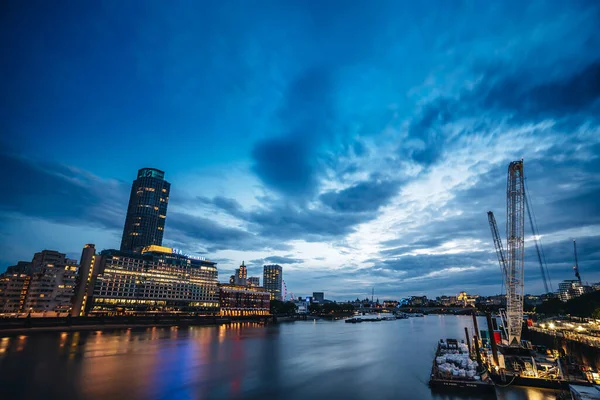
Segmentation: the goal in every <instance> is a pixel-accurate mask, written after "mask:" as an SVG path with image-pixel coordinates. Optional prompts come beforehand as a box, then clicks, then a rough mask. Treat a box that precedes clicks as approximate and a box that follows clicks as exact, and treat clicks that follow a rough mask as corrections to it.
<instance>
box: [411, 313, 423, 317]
mask: <svg viewBox="0 0 600 400" xmlns="http://www.w3.org/2000/svg"><path fill="white" fill-rule="evenodd" d="M411 316H413V317H424V315H423V314H422V313H414V314H411Z"/></svg>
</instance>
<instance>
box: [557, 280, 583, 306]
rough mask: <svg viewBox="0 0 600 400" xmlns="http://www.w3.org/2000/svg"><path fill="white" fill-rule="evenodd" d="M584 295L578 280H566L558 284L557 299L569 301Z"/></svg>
mask: <svg viewBox="0 0 600 400" xmlns="http://www.w3.org/2000/svg"><path fill="white" fill-rule="evenodd" d="M584 293H585V289H584V287H583V286H582V285H581V282H579V281H578V280H566V281H562V282H561V283H559V284H558V298H559V299H560V300H561V301H569V300H571V299H574V298H575V297H579V296H581V295H582V294H584Z"/></svg>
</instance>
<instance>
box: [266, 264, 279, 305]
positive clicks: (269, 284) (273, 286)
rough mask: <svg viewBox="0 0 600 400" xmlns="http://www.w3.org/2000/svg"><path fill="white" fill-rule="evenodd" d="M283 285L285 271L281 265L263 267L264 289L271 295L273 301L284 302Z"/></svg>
mask: <svg viewBox="0 0 600 400" xmlns="http://www.w3.org/2000/svg"><path fill="white" fill-rule="evenodd" d="M282 285H283V270H282V268H281V266H280V265H277V264H270V265H265V266H263V287H264V288H265V290H266V291H267V292H269V293H271V300H283V296H282V295H281V287H282Z"/></svg>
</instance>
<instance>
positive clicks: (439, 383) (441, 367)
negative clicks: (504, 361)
mask: <svg viewBox="0 0 600 400" xmlns="http://www.w3.org/2000/svg"><path fill="white" fill-rule="evenodd" d="M429 387H430V388H431V389H432V390H443V391H458V392H460V391H463V392H471V393H479V394H482V393H490V394H492V393H495V390H496V389H495V385H494V382H493V381H492V379H491V378H490V375H489V373H488V371H487V369H485V368H483V367H482V366H478V365H477V362H475V361H473V360H472V359H471V358H470V354H469V349H468V347H467V345H466V344H464V343H459V342H458V340H456V339H446V341H445V342H444V340H443V339H442V340H440V341H439V343H438V347H437V351H436V353H435V357H434V359H433V365H432V366H431V377H430V380H429Z"/></svg>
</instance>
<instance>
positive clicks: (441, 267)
mask: <svg viewBox="0 0 600 400" xmlns="http://www.w3.org/2000/svg"><path fill="white" fill-rule="evenodd" d="M364 4H366V3H364ZM264 5H265V6H264V7H260V8H258V7H252V6H250V5H249V4H243V3H238V11H236V12H232V11H231V10H230V9H229V8H228V7H226V6H220V5H217V4H211V5H210V6H208V7H206V6H202V8H203V10H204V11H205V12H199V10H197V9H196V7H201V6H200V5H194V4H189V5H187V6H182V7H179V8H177V7H166V6H164V5H160V4H149V5H148V9H147V13H145V14H144V15H137V14H135V7H134V6H132V5H120V6H118V7H117V5H116V4H115V5H112V4H104V5H92V4H70V5H69V6H68V9H67V6H66V5H63V6H53V5H50V4H43V3H41V4H39V5H38V7H27V6H26V5H22V4H10V5H8V6H7V7H6V9H7V10H6V13H4V15H3V16H2V17H1V18H2V22H3V23H2V24H0V32H1V33H2V37H6V38H11V37H15V36H17V35H18V36H19V39H20V40H19V41H18V44H16V43H14V42H11V41H9V40H6V41H3V42H2V43H1V46H2V53H3V54H7V55H8V56H9V57H7V60H6V61H4V62H3V63H2V64H1V65H0V72H2V73H3V76H5V77H7V78H9V79H5V80H3V81H2V82H1V83H0V85H1V86H0V87H1V92H2V93H3V99H2V102H1V103H0V104H1V105H2V107H0V128H1V136H0V145H1V147H2V150H0V165H1V166H2V171H3V172H4V175H5V182H4V184H3V185H4V187H5V189H6V193H8V194H9V195H5V196H2V198H1V199H0V221H1V222H2V227H1V228H0V242H1V243H2V244H1V245H0V249H1V251H0V272H2V271H4V269H5V268H6V267H7V266H9V265H13V264H16V263H17V262H18V261H20V260H29V259H30V258H31V255H32V254H34V253H35V252H39V251H41V250H43V249H53V250H58V251H59V252H62V253H66V254H67V255H68V257H69V258H77V259H78V258H79V254H80V252H81V248H82V247H83V246H84V245H85V244H86V243H95V244H96V248H97V249H98V250H102V249H116V248H119V243H120V239H121V236H122V234H123V226H124V223H125V215H126V212H127V202H128V196H129V194H130V190H131V180H132V179H131V178H132V177H133V174H134V173H135V171H137V170H138V169H140V168H143V167H152V168H158V169H160V170H161V171H165V173H166V174H167V176H168V177H169V182H170V183H171V185H172V187H171V193H170V196H169V213H168V216H167V219H166V225H165V227H164V229H165V231H166V232H165V235H164V238H163V241H164V245H165V246H169V247H175V248H179V249H182V250H184V251H185V252H187V253H189V254H193V255H198V256H205V257H207V258H209V259H211V260H212V261H214V262H217V263H218V265H217V268H218V270H219V272H220V277H219V280H220V281H222V282H224V281H225V280H226V279H227V277H228V276H229V275H230V273H229V272H230V271H232V272H233V271H234V269H235V268H236V267H238V266H239V265H240V262H242V260H246V265H247V267H248V271H247V275H248V276H262V275H263V274H262V268H263V265H267V264H279V265H281V266H282V267H283V268H284V269H285V271H284V273H285V276H286V282H287V284H288V286H289V291H290V292H294V293H306V294H309V293H312V292H314V291H324V292H325V293H326V295H327V298H331V299H333V300H348V299H353V298H356V297H359V298H364V297H366V296H368V295H369V294H370V293H371V288H372V287H375V290H376V295H379V298H380V299H385V298H399V297H401V295H402V294H403V295H418V294H425V295H427V296H435V295H436V294H455V293H459V292H460V291H463V290H466V291H467V292H478V294H482V295H494V294H499V293H500V291H501V276H500V271H499V266H498V260H497V258H496V255H495V253H494V247H493V243H492V238H491V235H490V232H489V227H488V223H487V217H486V212H487V211H490V210H491V211H493V212H494V213H495V214H496V216H497V219H498V223H499V229H500V233H501V236H502V237H504V236H505V209H506V205H505V201H506V200H505V191H506V167H507V165H508V163H509V162H510V161H513V160H517V159H521V158H524V169H525V176H526V178H527V185H528V188H529V192H530V194H531V201H532V202H533V205H534V207H535V208H534V209H535V212H536V216H537V222H538V225H539V231H540V233H541V235H542V241H543V244H544V249H545V250H546V258H547V260H548V267H549V271H550V277H551V279H552V283H553V286H554V291H556V290H557V288H558V283H559V282H560V281H562V280H564V279H573V278H574V274H573V270H572V265H573V264H574V259H573V253H572V239H574V238H575V239H577V246H578V252H579V268H580V271H581V276H582V280H583V281H584V282H585V281H588V282H590V283H592V282H597V281H600V269H599V268H598V264H599V263H600V251H599V249H598V246H597V243H598V240H599V239H600V208H599V205H598V202H597V200H596V199H597V198H598V197H600V179H599V178H600V176H599V174H600V158H599V156H598V155H599V154H600V129H599V122H600V121H599V119H598V115H600V114H599V111H600V81H599V79H600V78H599V76H600V58H598V56H597V55H598V54H600V38H598V36H597V35H596V34H595V33H596V31H597V22H598V15H599V13H600V5H598V4H594V3H586V2H573V3H560V4H556V5H554V7H553V8H552V10H548V9H547V3H546V4H545V3H543V2H533V3H530V4H528V5H527V6H523V4H520V3H511V2H499V3H497V4H496V7H495V9H493V10H491V9H483V8H482V9H478V8H476V7H477V6H476V5H475V6H474V7H471V8H469V7H466V6H465V7H463V8H462V9H455V8H454V7H453V8H446V6H444V4H443V3H440V4H439V7H440V10H439V11H436V12H432V11H433V10H431V7H426V8H427V9H426V10H425V9H423V8H421V7H422V6H419V5H410V7H409V8H410V13H406V12H404V11H405V9H406V8H407V7H408V6H407V5H403V4H401V3H398V2H390V3H386V2H383V3H381V5H380V7H378V8H377V9H373V8H372V7H363V6H362V5H361V4H359V3H354V2H350V3H348V4H345V8H344V11H343V12H340V10H339V9H338V8H337V7H334V6H333V3H332V4H330V5H318V4H317V3H314V4H310V3H309V4H296V5H293V4H287V5H280V6H274V5H273V4H271V5H267V4H266V3H265V4H264ZM188 8H189V9H188ZM189 15H194V16H197V15H203V16H204V17H203V18H204V20H202V21H200V23H199V21H198V20H197V19H196V18H190V17H188V16H189ZM249 16H250V17H249ZM517 16H518V17H517ZM201 19H202V18H201ZM58 20H60V21H61V23H60V24H57V23H54V22H53V21H58ZM159 21H163V22H162V23H158V22H159ZM332 21H336V23H331V22H332ZM508 21H511V22H510V23H509V22H508ZM357 27H359V28H360V29H357ZM490 27H491V29H490ZM125 32H130V33H131V32H133V33H134V34H132V35H125ZM273 32H278V34H275V35H274V34H273ZM75 33H76V34H75ZM125 36H126V37H125ZM40 37H45V38H46V41H45V42H43V43H42V42H40V41H39V38H40ZM517 37H518V38H519V40H518V41H516V40H515V38H517ZM215 38H217V39H215ZM541 38H543V40H542V39H541ZM92 43H93V44H94V45H93V46H91V45H90V44H92ZM109 50H110V51H109ZM74 66H75V67H74ZM526 234H527V237H528V238H530V232H529V229H528V228H526ZM526 239H527V238H526ZM532 245H533V243H532V242H531V240H526V246H527V247H526V250H525V260H526V262H525V269H526V276H525V291H526V292H528V293H536V294H538V293H542V292H543V286H542V283H541V280H540V273H539V266H538V264H537V260H536V256H535V253H534V251H535V250H534V248H533V247H532Z"/></svg>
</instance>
